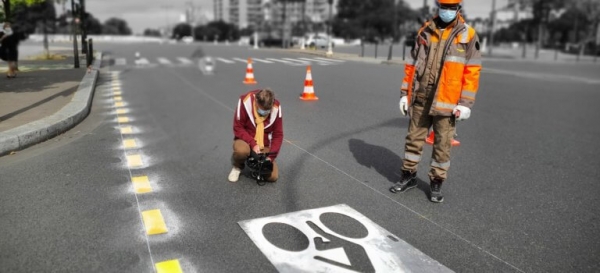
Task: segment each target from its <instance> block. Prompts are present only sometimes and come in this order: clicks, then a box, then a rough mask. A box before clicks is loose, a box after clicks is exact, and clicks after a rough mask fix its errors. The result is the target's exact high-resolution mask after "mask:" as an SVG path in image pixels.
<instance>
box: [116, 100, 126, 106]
mask: <svg viewBox="0 0 600 273" xmlns="http://www.w3.org/2000/svg"><path fill="white" fill-rule="evenodd" d="M123 106H125V104H124V103H123V102H122V101H118V102H115V107H123Z"/></svg>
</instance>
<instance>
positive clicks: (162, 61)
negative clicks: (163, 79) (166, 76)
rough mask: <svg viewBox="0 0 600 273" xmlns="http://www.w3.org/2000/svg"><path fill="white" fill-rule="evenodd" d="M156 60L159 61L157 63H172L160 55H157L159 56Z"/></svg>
mask: <svg viewBox="0 0 600 273" xmlns="http://www.w3.org/2000/svg"><path fill="white" fill-rule="evenodd" d="M156 60H158V62H159V63H161V64H166V65H169V64H173V63H172V62H171V61H169V59H167V58H162V57H159V58H156Z"/></svg>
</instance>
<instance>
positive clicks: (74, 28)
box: [71, 0, 79, 68]
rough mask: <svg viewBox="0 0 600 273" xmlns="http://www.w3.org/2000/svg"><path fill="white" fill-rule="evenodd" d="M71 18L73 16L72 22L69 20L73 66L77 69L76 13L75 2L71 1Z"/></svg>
mask: <svg viewBox="0 0 600 273" xmlns="http://www.w3.org/2000/svg"><path fill="white" fill-rule="evenodd" d="M71 16H73V20H71V31H73V56H74V58H75V61H74V64H73V65H74V66H75V68H79V52H78V50H77V31H76V26H77V24H76V22H75V20H76V19H77V13H76V12H75V0H71Z"/></svg>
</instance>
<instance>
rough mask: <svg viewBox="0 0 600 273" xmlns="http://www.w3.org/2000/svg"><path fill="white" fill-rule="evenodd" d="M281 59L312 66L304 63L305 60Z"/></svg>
mask: <svg viewBox="0 0 600 273" xmlns="http://www.w3.org/2000/svg"><path fill="white" fill-rule="evenodd" d="M281 59H283V60H286V61H290V62H295V63H300V64H303V65H309V64H310V62H307V61H304V60H298V59H292V58H281Z"/></svg>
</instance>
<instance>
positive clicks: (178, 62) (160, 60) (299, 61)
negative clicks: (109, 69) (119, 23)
mask: <svg viewBox="0 0 600 273" xmlns="http://www.w3.org/2000/svg"><path fill="white" fill-rule="evenodd" d="M120 59H124V58H119V60H120ZM155 60H156V63H152V62H151V61H150V60H148V59H147V58H139V59H136V60H134V63H135V65H137V66H144V67H156V66H157V65H164V66H170V67H190V66H194V65H195V61H194V60H193V59H191V58H186V57H175V58H174V59H173V60H170V59H168V58H166V57H157V58H156V59H155ZM215 60H216V61H218V62H221V63H225V64H236V63H243V64H246V63H247V62H248V59H247V58H238V57H234V58H221V57H216V58H215ZM252 61H253V62H254V63H262V64H278V63H279V64H285V65H290V66H306V65H311V64H312V65H321V66H328V65H337V64H342V63H344V62H346V61H345V60H336V59H328V58H321V57H314V58H307V57H297V58H252ZM115 65H127V61H126V60H125V61H122V60H120V61H118V62H117V61H115ZM113 78H114V77H113ZM117 79H118V78H117ZM119 85H120V83H116V82H115V83H113V86H114V88H113V89H115V91H116V89H117V88H118V87H116V86H119Z"/></svg>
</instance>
